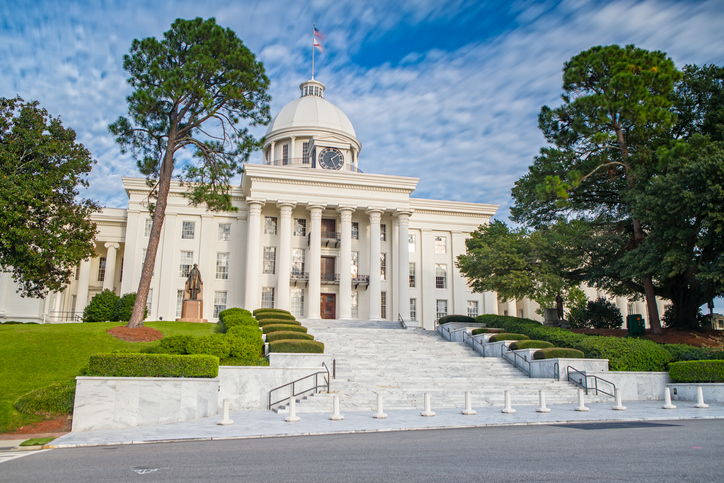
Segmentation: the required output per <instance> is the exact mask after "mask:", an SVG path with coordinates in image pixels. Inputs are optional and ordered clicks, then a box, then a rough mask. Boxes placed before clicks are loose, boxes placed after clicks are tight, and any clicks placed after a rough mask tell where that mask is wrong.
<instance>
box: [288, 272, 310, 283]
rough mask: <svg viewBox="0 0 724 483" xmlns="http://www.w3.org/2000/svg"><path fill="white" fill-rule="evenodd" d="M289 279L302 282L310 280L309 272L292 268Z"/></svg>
mask: <svg viewBox="0 0 724 483" xmlns="http://www.w3.org/2000/svg"><path fill="white" fill-rule="evenodd" d="M289 279H290V280H297V281H302V282H308V281H309V272H299V271H297V270H292V272H291V273H290V274H289Z"/></svg>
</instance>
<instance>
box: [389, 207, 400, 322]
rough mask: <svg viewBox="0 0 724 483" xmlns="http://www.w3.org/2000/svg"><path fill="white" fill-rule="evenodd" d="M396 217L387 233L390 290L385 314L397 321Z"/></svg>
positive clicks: (398, 266)
mask: <svg viewBox="0 0 724 483" xmlns="http://www.w3.org/2000/svg"><path fill="white" fill-rule="evenodd" d="M398 225H399V224H398V222H397V217H396V216H394V213H393V216H392V229H389V227H388V231H387V236H388V237H389V238H388V241H389V249H388V253H387V281H388V282H389V287H390V290H389V291H388V292H387V314H388V315H389V318H390V319H391V320H397V314H399V313H400V308H399V307H400V304H399V301H400V291H399V290H398V286H399V280H400V274H399V271H400V262H399V259H398V258H397V257H398V256H399V253H398V252H399V247H400V243H399V242H398V240H399V236H400V229H399V226H398Z"/></svg>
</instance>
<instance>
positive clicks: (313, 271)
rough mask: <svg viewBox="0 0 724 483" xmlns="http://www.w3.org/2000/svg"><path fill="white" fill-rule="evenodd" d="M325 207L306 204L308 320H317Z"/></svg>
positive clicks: (320, 291)
mask: <svg viewBox="0 0 724 483" xmlns="http://www.w3.org/2000/svg"><path fill="white" fill-rule="evenodd" d="M325 207H326V205H320V204H312V203H310V204H308V205H307V209H308V210H309V212H310V217H311V219H312V220H311V223H310V224H309V225H310V226H309V261H308V262H307V265H308V266H309V291H308V293H309V304H308V307H309V309H308V310H307V318H308V319H318V318H319V309H320V294H321V293H322V290H321V279H322V210H324V208H325Z"/></svg>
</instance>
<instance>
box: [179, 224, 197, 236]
mask: <svg viewBox="0 0 724 483" xmlns="http://www.w3.org/2000/svg"><path fill="white" fill-rule="evenodd" d="M195 231H196V222H195V221H184V222H182V223H181V239H182V240H193V239H194V232H195Z"/></svg>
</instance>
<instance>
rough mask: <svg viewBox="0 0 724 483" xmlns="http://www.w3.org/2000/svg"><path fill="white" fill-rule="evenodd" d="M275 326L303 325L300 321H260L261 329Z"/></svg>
mask: <svg viewBox="0 0 724 483" xmlns="http://www.w3.org/2000/svg"><path fill="white" fill-rule="evenodd" d="M273 324H287V325H302V323H301V322H299V321H298V320H286V319H261V320H260V321H259V327H264V326H265V325H273Z"/></svg>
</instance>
